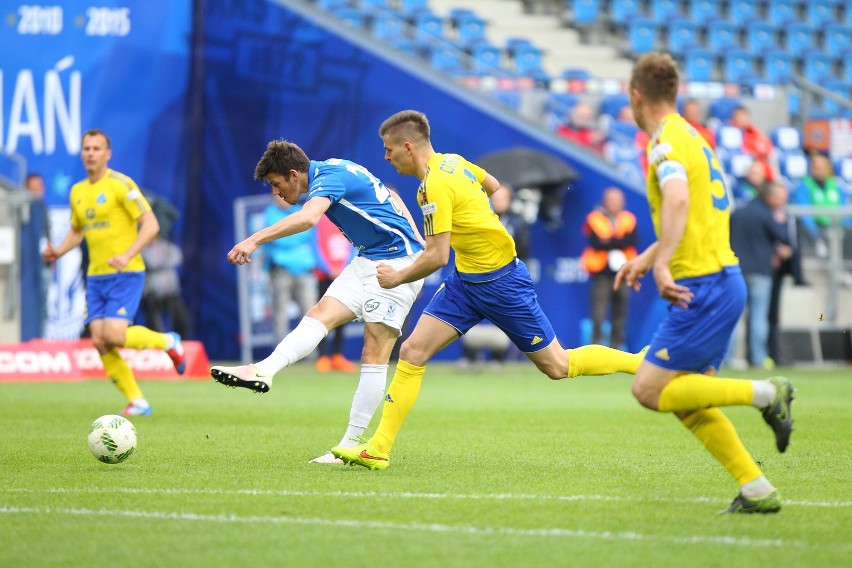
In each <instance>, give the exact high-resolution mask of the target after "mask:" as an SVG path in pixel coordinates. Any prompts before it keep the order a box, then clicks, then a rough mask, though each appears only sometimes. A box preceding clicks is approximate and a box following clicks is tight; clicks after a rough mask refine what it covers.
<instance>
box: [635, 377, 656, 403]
mask: <svg viewBox="0 0 852 568" xmlns="http://www.w3.org/2000/svg"><path fill="white" fill-rule="evenodd" d="M631 390H632V392H633V396H634V397H635V398H636V400H637V401H639V404H641V405H642V406H644V407H645V408H648V409H650V410H657V409H658V407H659V406H658V405H659V402H660V393H659V391H658V390H657V389H654V388H649V387H648V386H647V385H645V384H644V383H643V382H642V381H638V380H637V381H633V385H632V387H631Z"/></svg>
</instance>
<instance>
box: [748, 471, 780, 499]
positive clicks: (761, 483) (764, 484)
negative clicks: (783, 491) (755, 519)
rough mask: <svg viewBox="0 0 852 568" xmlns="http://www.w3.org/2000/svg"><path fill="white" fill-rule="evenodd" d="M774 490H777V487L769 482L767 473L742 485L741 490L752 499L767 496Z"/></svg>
mask: <svg viewBox="0 0 852 568" xmlns="http://www.w3.org/2000/svg"><path fill="white" fill-rule="evenodd" d="M773 491H775V487H774V486H773V485H772V484H771V483H769V480H768V479H766V476H765V475H761V476H760V477H758V478H757V479H753V480H751V481H749V482H748V483H746V484H745V485H743V486H742V487H740V492H741V493H742V494H743V495H744V496H746V497H749V498H751V499H757V498H760V497H766V496H767V495H769V494H770V493H772V492H773Z"/></svg>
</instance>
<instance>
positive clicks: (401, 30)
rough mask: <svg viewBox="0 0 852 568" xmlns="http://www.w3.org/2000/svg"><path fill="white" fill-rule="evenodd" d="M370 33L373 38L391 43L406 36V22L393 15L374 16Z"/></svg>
mask: <svg viewBox="0 0 852 568" xmlns="http://www.w3.org/2000/svg"><path fill="white" fill-rule="evenodd" d="M370 32H371V33H372V35H373V37H374V38H376V39H380V40H383V41H390V40H394V39H396V38H399V37H402V36H404V35H405V21H404V20H402V19H401V18H397V17H396V16H394V15H391V14H380V15H378V16H374V17H373V19H372V25H371V28H370Z"/></svg>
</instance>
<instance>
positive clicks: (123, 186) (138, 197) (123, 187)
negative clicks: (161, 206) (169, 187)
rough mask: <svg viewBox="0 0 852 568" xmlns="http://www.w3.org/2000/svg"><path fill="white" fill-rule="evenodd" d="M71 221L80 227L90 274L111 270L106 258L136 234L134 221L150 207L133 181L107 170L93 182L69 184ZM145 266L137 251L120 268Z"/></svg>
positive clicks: (119, 251)
mask: <svg viewBox="0 0 852 568" xmlns="http://www.w3.org/2000/svg"><path fill="white" fill-rule="evenodd" d="M70 201H71V224H72V225H73V226H74V227H77V228H79V229H82V231H83V234H84V236H85V239H86V245H87V246H88V248H89V270H88V274H89V275H90V276H98V275H103V274H115V273H116V270H115V269H114V268H112V267H111V266H109V264H107V261H108V260H109V259H110V258H112V257H114V256H116V255H119V254H123V253H124V252H125V251H126V250H127V249H128V248H130V245H131V244H132V243H133V242H134V241H135V240H136V237H137V236H138V234H139V231H138V227H137V221H138V220H139V218H140V217H141V216H142V215H144V214H145V213H147V212H148V211H150V210H151V206H150V205H149V204H148V200H147V199H145V196H144V195H142V192H141V191H140V190H139V187H138V186H137V185H136V183H135V182H134V181H133V180H132V179H130V178H129V177H127V176H125V175H124V174H121V173H118V172H115V171H113V170H107V173H106V175H104V177H103V178H101V179H100V180H98V181H97V182H95V183H90V182H89V180H83V181H80V182H78V183H76V184H74V186H73V187H72V188H71V195H70ZM143 270H145V263H144V262H143V260H142V255H141V254H137V255H136V256H134V257H133V258H132V259H130V262H128V263H127V266H126V267H125V268H124V272H141V271H143Z"/></svg>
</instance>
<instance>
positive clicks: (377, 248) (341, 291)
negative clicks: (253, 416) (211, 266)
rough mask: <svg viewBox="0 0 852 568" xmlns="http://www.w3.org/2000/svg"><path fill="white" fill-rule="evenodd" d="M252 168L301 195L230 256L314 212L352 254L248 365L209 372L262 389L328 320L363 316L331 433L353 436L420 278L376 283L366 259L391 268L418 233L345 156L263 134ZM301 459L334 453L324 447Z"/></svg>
mask: <svg viewBox="0 0 852 568" xmlns="http://www.w3.org/2000/svg"><path fill="white" fill-rule="evenodd" d="M254 176H255V179H259V180H262V181H264V182H267V183H269V185H270V186H272V192H273V193H274V194H276V195H278V196H280V197H281V198H282V199H284V201H286V202H288V203H291V204H295V203H296V202H297V201H298V200H299V198H300V197H301V196H302V195H303V194H307V201H306V202H305V204H304V205H303V206H302V210H301V211H299V212H297V213H293V214H292V215H288V216H287V217H285V218H284V219H281V220H280V221H278V222H277V223H275V224H273V225H271V226H269V227H266V228H264V229H261V230H259V231H257V232H256V233H254V234H253V235H251V236H250V237H248V238H247V239H245V240H244V241H242V242H241V243H238V244H237V245H235V246H234V248H233V249H231V251H230V252H229V253H228V260H229V261H230V262H232V263H234V264H240V265H242V264H245V263H247V262H251V254H252V253H253V252H254V251H255V250H256V249H257V247H258V246H260V245H262V244H263V243H267V242H270V241H273V240H275V239H280V238H284V237H287V236H289V235H294V234H296V233H300V232H302V231H305V230H308V229H309V228H311V227H313V226H315V225H316V224H317V223H319V220H320V218H321V217H322V216H323V214H325V215H326V216H327V217H328V218H329V219H330V220H331V221H332V222H333V223H334V224H335V225H337V227H338V228H339V229H340V230H341V232H343V234H344V235H346V237H347V238H348V239H349V240H350V241H351V242H352V245H353V246H354V247H355V249H356V250H357V251H358V255H357V256H356V257H355V258H354V259H353V260H352V262H350V263H349V265H348V266H347V267H346V268H345V269H344V270H343V272H342V273H341V274H340V276H338V277H337V278H336V279H335V280H334V282H332V284H331V286H330V287H329V289H328V291H327V292H326V293H325V295H323V297H322V298H320V301H319V302H318V303H317V304H316V305H315V306H314V307H313V308H311V309H310V310H308V312H307V314H305V317H304V318H302V321H301V322H299V325H298V326H296V328H295V329H294V330H293V331H292V332H290V333H289V334H288V335H287V336H286V337H284V339H282V340H281V342H280V343H279V344H278V346H277V347H276V348H275V350H274V351H273V352H272V354H271V355H270V356H269V357H267V358H266V359H264V360H263V361H260V362H258V363H255V364H252V365H243V366H239V367H221V366H215V367H212V368H211V370H210V374H211V375H212V377H213V378H214V379H215V380H216V381H217V382H220V383H222V384H224V385H226V386H234V387H237V386H238V387H244V388H248V389H250V390H253V391H255V392H260V393H264V392H267V391H269V389H270V388H271V386H272V377H273V376H274V375H275V374H276V373H277V372H279V371H280V370H282V369H284V368H285V367H288V366H290V365H292V364H293V363H295V362H296V361H299V360H300V359H302V358H304V357H305V356H307V355H308V354H309V353H311V351H313V350H314V349H315V348H316V346H317V345H318V344H319V342H320V341H321V340H322V339H323V338H324V337H325V336H326V335H328V332H329V331H330V330H332V329H334V328H336V327H338V326H340V325H343V324H345V323H347V322H349V321H352V320H356V319H357V320H363V321H364V348H363V351H362V353H361V379H360V381H359V384H358V388H357V389H356V391H355V397H354V399H353V401H352V408H351V411H350V415H349V425H348V427H347V429H346V433H345V434H344V435H343V439H342V441H341V445H346V446H353V445H355V444H356V440H357V439H358V438H359V437H360V435H361V434H362V433H363V432H364V430H366V428H367V426H368V425H369V423H370V419H371V418H372V417H373V413H374V412H375V410H376V408H378V406H379V403H381V401H382V397H383V396H384V389H385V383H386V380H387V370H388V361H389V360H390V354H391V351H392V349H393V345H394V343H395V342H396V340H397V338H398V337H399V335H400V333H401V330H402V325H403V323H404V322H405V318H406V316H407V315H408V312H409V311H410V310H411V306H412V304H413V303H414V300H415V298H416V297H417V294H418V293H419V292H420V290H421V288H422V287H423V280H418V281H416V282H411V283H408V284H402V285H400V286H397V287H396V288H392V289H384V288H382V287H381V286H380V285H379V283H378V280H377V278H376V265H377V264H378V262H382V263H384V264H389V265H391V266H393V267H395V268H397V269H398V270H400V269H403V268H405V267H407V266H409V265H411V264H412V263H413V262H414V261H415V259H416V258H417V257H418V256H419V255H420V253H421V251H422V250H423V239H422V237H421V236H420V232H419V231H418V230H417V228H416V226H415V224H414V220H413V219H412V218H411V214H410V213H409V211H408V209H407V208H406V207H405V204H404V203H403V202H402V200H401V199H400V198H399V197H398V196H397V195H396V194H395V193H393V192H391V191H390V190H389V189H388V188H387V187H385V185H384V184H383V183H382V182H381V180H379V179H378V178H377V177H375V176H374V175H373V174H371V173H370V172H369V171H368V170H367V169H366V168H365V167H363V166H360V165H358V164H356V163H354V162H350V161H348V160H341V159H336V158H335V159H330V160H325V161H314V160H309V159H308V157H307V155H306V154H305V152H304V151H303V150H302V149H301V148H299V146H297V145H296V144H294V143H292V142H288V141H286V140H273V141H272V142H270V143H269V144H268V146H267V148H266V152H265V153H264V154H263V156H262V157H261V159H260V161H259V162H258V164H257V167H256V168H255V173H254ZM311 461H312V462H314V463H342V462H341V461H340V460H338V459H337V458H335V457H334V456H332V455H331V453H327V454H324V455H322V456H320V457H318V458H316V459H314V460H311Z"/></svg>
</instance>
